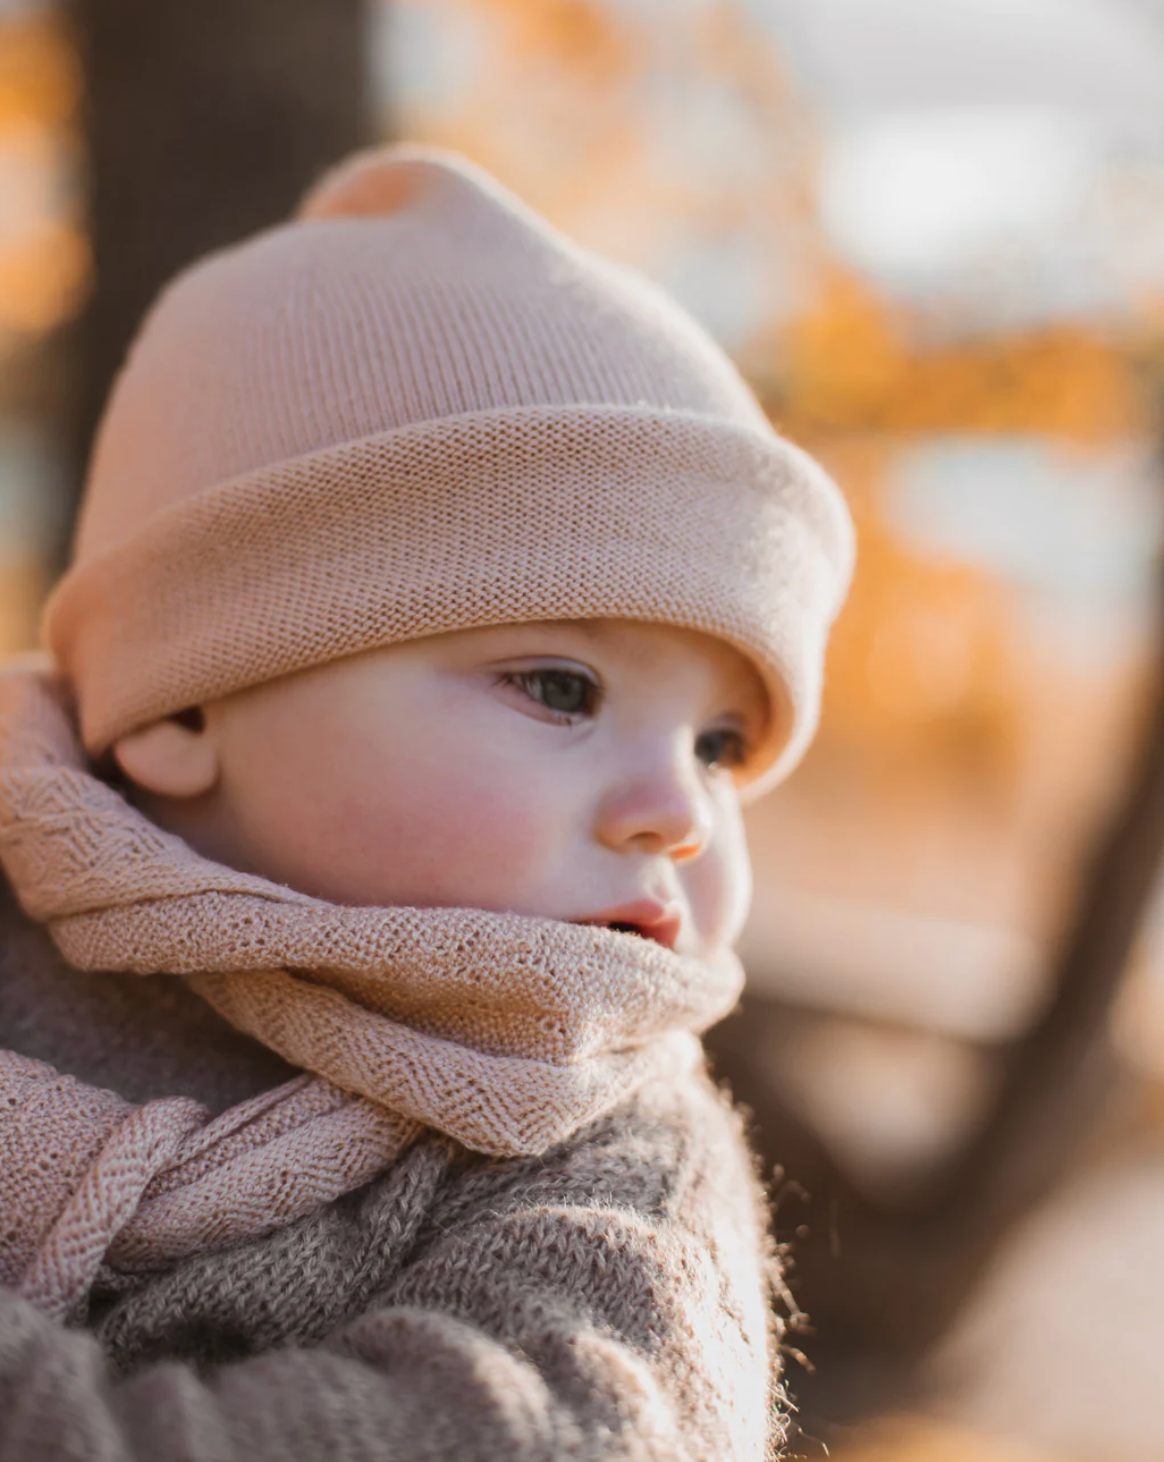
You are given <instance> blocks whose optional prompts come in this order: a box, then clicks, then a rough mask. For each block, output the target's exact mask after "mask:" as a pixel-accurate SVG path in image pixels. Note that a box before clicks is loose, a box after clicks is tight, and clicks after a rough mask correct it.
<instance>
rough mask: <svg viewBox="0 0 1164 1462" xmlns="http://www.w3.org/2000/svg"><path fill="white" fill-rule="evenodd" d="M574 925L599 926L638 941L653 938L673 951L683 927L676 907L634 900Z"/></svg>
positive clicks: (668, 904)
mask: <svg viewBox="0 0 1164 1462" xmlns="http://www.w3.org/2000/svg"><path fill="white" fill-rule="evenodd" d="M574 922H575V923H577V924H600V925H603V926H605V927H606V928H607V929H617V930H620V931H621V932H623V933H626V934H637V935H638V936H639V937H640V938H641V939H653V940H654V941H655V943H656V944H661V945H663V947H664V948H665V949H674V948H675V945H676V942H677V941H678V939H679V931H680V929H681V928H682V927H683V911H682V909H681V908H680V907H679V905H678V904H675V903H663V901H662V900H661V899H654V898H642V899H634V900H632V901H631V902H630V903H626V904H619V905H618V907H617V908H614V909H606V910H604V911H603V912H602V913H600V914H591V915H588V916H587V917H586V918H585V919H576V920H575V921H574Z"/></svg>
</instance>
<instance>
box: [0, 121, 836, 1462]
mask: <svg viewBox="0 0 1164 1462" xmlns="http://www.w3.org/2000/svg"><path fill="white" fill-rule="evenodd" d="M851 554H852V542H851V529H850V525H849V521H848V517H847V515H846V513H845V509H844V507H843V504H842V502H841V500H840V498H839V495H838V494H837V492H836V489H835V488H834V487H833V485H832V484H831V483H830V481H829V480H828V478H827V477H826V476H825V475H824V474H823V473H822V472H821V471H820V469H819V468H817V467H816V466H815V465H814V464H813V463H812V462H811V461H810V460H809V459H808V458H807V457H805V456H804V455H803V454H802V453H800V452H798V451H797V450H796V449H795V448H793V447H791V446H789V445H788V444H787V443H786V442H784V441H783V440H782V439H781V438H779V437H778V436H777V435H776V434H775V433H774V432H773V431H772V430H771V428H770V427H769V425H768V423H767V421H766V420H765V418H764V416H763V415H762V413H761V411H760V409H759V407H758V405H757V404H756V402H755V401H754V399H753V398H752V397H751V395H750V393H749V392H748V391H747V388H746V387H745V386H744V384H743V383H742V381H741V380H740V378H739V376H738V375H737V373H736V372H735V370H734V368H733V367H732V366H731V365H730V364H729V362H728V361H727V360H726V358H725V357H724V356H723V354H722V353H721V352H720V351H719V350H718V348H717V347H716V346H715V345H714V344H713V343H712V342H711V341H710V340H709V339H708V338H707V337H706V336H705V335H704V334H703V333H702V332H701V331H700V330H699V329H698V327H697V326H696V325H694V324H693V322H692V321H690V320H689V319H688V318H687V317H686V316H685V315H683V314H682V313H681V312H680V311H679V310H678V309H677V308H676V307H675V306H674V305H673V304H672V303H670V302H669V301H668V300H667V299H666V298H665V297H664V296H662V295H661V294H659V293H658V292H657V291H656V290H654V289H653V288H651V287H650V286H649V285H648V284H646V283H645V282H644V281H643V280H642V279H640V278H639V277H638V276H636V275H634V274H632V273H631V272H630V271H628V270H625V269H622V268H619V267H616V266H615V265H613V264H610V263H608V262H605V261H602V260H599V259H597V258H595V257H594V256H592V255H590V254H588V253H587V252H586V251H584V250H582V249H580V248H579V247H577V246H576V245H574V244H572V243H570V242H569V241H568V240H566V239H565V238H563V237H562V236H561V235H560V234H558V233H557V232H556V231H555V230H553V229H552V228H551V227H550V226H549V225H548V224H547V223H545V222H544V221H543V220H541V219H540V218H538V217H537V216H536V215H535V214H533V213H531V212H530V211H529V210H527V209H526V208H525V207H523V205H522V204H521V203H519V202H518V201H517V200H516V199H515V198H514V197H512V196H511V195H510V194H509V193H507V192H506V191H505V190H504V189H502V188H501V187H500V186H499V185H498V184H497V183H496V182H495V181H494V180H493V179H491V178H490V177H488V176H487V175H486V174H484V173H482V172H481V171H480V170H478V169H477V168H475V167H473V166H471V165H470V164H468V163H467V162H465V161H464V160H463V159H460V158H457V157H455V156H452V155H448V154H444V153H439V152H434V151H426V150H422V149H417V148H393V149H385V150H382V151H379V152H374V153H370V154H365V155H361V156H358V157H356V158H354V159H351V160H350V161H349V162H348V163H346V164H344V165H343V166H341V167H340V168H339V169H337V170H336V171H335V172H334V173H333V174H331V175H330V176H328V177H327V178H325V179H324V180H323V181H322V182H321V184H320V185H319V186H318V187H317V188H316V189H315V190H314V191H313V192H312V193H311V194H310V195H309V196H308V198H307V199H306V201H305V202H304V204H303V206H302V207H301V209H300V211H299V214H298V215H297V217H296V219H295V220H293V221H292V222H290V223H289V224H287V225H285V226H283V227H279V228H275V229H272V230H269V231H267V232H265V233H263V234H260V235H258V236H257V237H256V238H254V239H251V240H249V241H246V242H244V243H243V244H241V245H239V246H237V247H235V248H231V249H227V250H224V251H222V252H221V253H218V254H216V255H213V256H211V257H210V258H208V259H206V260H204V261H202V262H201V263H199V264H197V265H195V266H194V267H193V268H191V269H190V270H188V271H186V272H185V273H184V274H183V275H182V276H180V277H179V278H178V279H177V280H176V281H175V282H174V283H173V284H172V285H171V286H170V288H169V289H168V290H167V291H166V292H165V293H164V294H163V296H162V297H161V299H160V301H159V302H158V303H157V305H156V306H155V308H154V310H153V311H152V312H151V314H150V316H149V317H148V319H147V321H146V323H145V325H144V326H143V328H142V331H141V333H140V335H139V337H138V340H137V342H136V344H135V346H134V348H133V350H132V352H131V354H130V357H129V360H128V362H127V364H126V366H125V368H124V370H123V372H122V374H121V376H120V378H119V380H118V382H117V384H116V386H115V389H114V391H113V394H112V397H111V400H110V404H109V406H108V408H107V411H106V415H105V419H104V421H103V423H102V428H101V431H100V433H99V437H98V442H97V446H96V450H95V454H94V460H93V464H92V468H91V472H90V476H89V481H88V484H87V487H86V493H85V498H84V502H83V506H82V512H81V518H80V523H79V527H78V533H77V539H76V544H75V552H74V562H73V565H72V567H71V568H70V570H69V572H68V573H67V574H66V575H65V577H64V579H63V580H62V582H61V583H60V585H59V586H58V587H57V589H56V591H55V593H54V595H53V597H52V599H51V601H50V603H49V605H48V608H47V612H46V618H45V639H46V645H47V648H48V651H49V654H47V655H45V656H44V657H43V658H41V657H30V658H28V659H25V660H23V661H20V662H14V663H12V664H11V665H9V666H7V667H5V668H3V670H0V861H2V863H3V867H4V873H5V879H4V880H0V899H2V902H0V1046H3V1047H4V1048H6V1049H5V1050H4V1051H3V1052H2V1053H0V1145H2V1147H3V1151H4V1164H3V1168H2V1169H0V1397H2V1398H3V1403H4V1404H3V1406H2V1408H0V1452H2V1453H3V1455H4V1456H5V1457H8V1458H12V1459H25V1458H27V1459H29V1462H32V1459H36V1462H52V1459H64V1458H96V1457H101V1458H103V1459H109V1462H118V1459H130V1458H134V1459H138V1458H151V1459H152V1458H184V1459H190V1462H203V1459H205V1462H209V1459H211V1458H213V1459H216V1462H225V1459H233V1458H239V1459H242V1458H246V1459H249V1462H267V1459H270V1462H275V1459H278V1462H298V1459H302V1462H313V1459H328V1462H349V1459H351V1462H355V1459H361V1462H374V1459H384V1462H389V1459H392V1462H422V1459H437V1458H449V1457H454V1456H455V1457H457V1458H458V1459H463V1462H470V1459H500V1458H505V1459H511V1458H512V1459H522V1462H524V1459H530V1462H532V1459H535V1458H537V1459H570V1458H573V1459H582V1458H595V1459H597V1458H624V1459H640V1458H641V1459H646V1458H650V1459H669V1462H670V1459H674V1462H678V1459H691V1462H695V1459H713V1458H724V1459H757V1462H758V1459H761V1458H764V1457H766V1456H768V1455H770V1451H771V1448H772V1447H773V1445H775V1444H776V1442H777V1441H778V1439H779V1436H780V1430H781V1420H782V1415H781V1410H780V1405H779V1403H780V1387H779V1377H778V1359H777V1355H776V1353H775V1339H776V1335H775V1327H774V1325H773V1321H772V1311H771V1305H770V1299H771V1294H770V1286H771V1283H772V1280H773V1268H772V1261H771V1246H770V1243H769V1240H768V1238H767V1236H766V1235H767V1230H766V1225H765V1221H764V1217H763V1212H764V1209H763V1201H762V1193H761V1190H760V1188H759V1186H758V1184H757V1183H756V1181H755V1179H754V1176H753V1173H752V1167H751V1161H750V1158H749V1156H748V1153H747V1150H746V1147H745V1146H744V1143H743V1140H742V1138H741V1136H740V1131H739V1124H738V1121H737V1119H736V1117H735V1115H734V1114H733V1112H732V1110H731V1108H730V1105H729V1104H728V1103H727V1101H726V1100H725V1099H724V1098H723V1097H722V1096H721V1095H720V1094H719V1093H718V1092H717V1091H716V1090H715V1088H714V1087H713V1085H712V1084H711V1082H710V1081H709V1079H708V1077H707V1075H706V1073H705V1070H704V1063H703V1058H702V1054H701V1048H700V1044H699V1039H698V1037H699V1034H700V1033H701V1032H702V1030H704V1029H705V1028H706V1027H707V1026H708V1025H709V1024H711V1023H712V1022H714V1021H715V1020H717V1019H718V1018H719V1017H720V1016H722V1015H723V1014H725V1013H726V1012H727V1010H729V1009H730V1008H731V1006H732V1005H733V1003H734V1002H735V1000H736V998H737V996H738V993H739V987H740V980H741V972H740V969H739V965H738V962H737V960H736V958H735V956H734V954H733V953H732V945H733V942H734V941H735V939H736V937H737V935H738V934H739V932H740V929H741V926H742V923H743V920H744V918H745V915H746V912H747V906H748V901H749V897H750V872H749V863H748V854H747V847H746V843H745V839H744V833H743V828H742V823H741V818H740V808H741V803H742V802H744V801H745V800H746V799H748V798H751V797H754V796H756V795H757V794H758V793H760V792H761V791H763V790H765V789H766V788H768V787H770V786H772V785H773V784H774V783H775V782H777V781H778V780H779V779H780V778H781V777H783V776H784V775H785V774H786V773H787V772H788V771H789V770H790V768H791V767H792V766H793V765H794V764H795V762H796V761H797V759H798V758H799V756H800V755H801V754H802V752H803V750H804V748H805V746H806V745H807V743H808V741H809V739H810V738H811V735H812V731H813V728H814V724H815V717H816V712H817V704H818V699H819V681H820V670H821V661H822V656H823V648H824V641H825V637H826V635H827V632H828V628H829V625H830V623H831V621H832V619H833V617H834V615H835V613H836V611H837V608H838V606H839V604H840V602H841V599H842V597H843V594H844V590H845V587H846V584H847V580H848V575H849V570H850V562H851ZM5 884H7V887H5Z"/></svg>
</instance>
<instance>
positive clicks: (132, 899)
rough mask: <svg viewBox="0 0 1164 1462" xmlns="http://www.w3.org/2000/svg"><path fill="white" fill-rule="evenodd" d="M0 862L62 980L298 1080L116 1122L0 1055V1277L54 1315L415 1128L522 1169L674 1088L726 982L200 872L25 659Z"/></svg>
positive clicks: (568, 936) (544, 930) (392, 1146)
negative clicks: (522, 1157)
mask: <svg viewBox="0 0 1164 1462" xmlns="http://www.w3.org/2000/svg"><path fill="white" fill-rule="evenodd" d="M0 861H2V862H3V865H4V868H5V870H6V872H7V874H8V876H9V878H10V879H11V881H12V884H13V887H14V888H15V890H16V893H17V895H18V897H19V898H20V900H21V903H22V905H23V907H24V908H25V909H26V911H28V912H29V913H30V914H32V915H34V916H35V917H36V918H38V919H40V920H42V921H43V922H44V923H45V924H46V926H47V927H48V929H49V930H50V932H51V933H52V935H53V938H54V939H55V940H56V942H57V945H58V946H59V948H60V949H61V951H62V952H63V953H64V955H65V957H66V958H67V959H68V961H69V963H70V964H72V965H73V966H74V967H76V968H78V969H87V970H94V971H100V970H126V971H133V972H135V973H138V974H143V975H150V974H159V973H165V974H172V975H181V976H183V977H185V978H186V979H187V980H188V981H189V983H190V984H191V985H192V986H193V988H194V989H195V990H197V991H198V993H199V994H201V995H202V996H203V997H204V998H205V999H206V1000H208V1001H209V1002H210V1004H211V1005H213V1006H214V1008H215V1009H216V1010H218V1011H219V1012H220V1013H221V1014H222V1015H224V1016H225V1017H226V1018H227V1019H228V1020H229V1021H230V1022H231V1023H232V1024H233V1025H235V1026H237V1027H238V1028H240V1029H241V1030H243V1031H245V1032H247V1034H249V1035H251V1036H254V1037H255V1038H257V1039H258V1040H260V1041H262V1042H263V1043H264V1044H265V1045H267V1046H270V1047H271V1048H272V1049H273V1050H275V1051H276V1052H278V1053H279V1055H281V1056H283V1057H284V1058H285V1059H287V1060H288V1061H290V1062H292V1063H293V1064H294V1065H296V1066H300V1067H304V1068H306V1069H307V1070H308V1071H310V1072H312V1073H314V1079H313V1080H310V1081H306V1082H305V1081H304V1080H303V1079H298V1078H297V1079H294V1080H292V1081H290V1082H288V1083H287V1084H286V1085H285V1086H284V1087H281V1088H279V1089H277V1090H276V1091H274V1092H271V1093H269V1094H267V1095H266V1096H265V1097H264V1098H263V1100H262V1101H252V1102H250V1103H247V1104H244V1106H243V1107H242V1108H241V1109H232V1110H231V1111H229V1112H227V1113H224V1114H222V1115H220V1116H219V1117H218V1118H216V1119H215V1120H214V1121H213V1122H209V1121H208V1118H209V1113H207V1112H206V1111H205V1110H204V1109H202V1108H200V1107H199V1106H198V1105H197V1104H196V1103H194V1102H191V1101H189V1100H187V1099H185V1098H183V1097H174V1098H167V1099H163V1100H159V1101H156V1102H152V1103H150V1104H148V1105H147V1106H146V1107H143V1108H140V1109H136V1108H133V1107H130V1106H126V1105H125V1104H121V1103H117V1102H110V1101H109V1100H108V1097H107V1094H105V1093H93V1092H91V1091H89V1090H87V1089H86V1088H85V1087H84V1086H83V1085H81V1084H79V1083H77V1082H75V1081H72V1080H69V1079H62V1078H61V1077H60V1076H59V1075H58V1073H57V1072H55V1071H53V1070H52V1069H51V1068H49V1067H44V1068H43V1069H38V1068H37V1067H36V1064H35V1063H31V1062H29V1061H27V1060H25V1059H24V1058H23V1057H20V1056H15V1055H13V1054H12V1053H8V1052H4V1051H2V1050H0V1111H2V1113H3V1116H2V1130H3V1133H4V1138H5V1142H4V1147H5V1161H4V1163H3V1166H2V1167H0V1214H2V1215H3V1223H2V1224H0V1235H2V1237H0V1280H3V1281H5V1282H7V1283H10V1284H11V1283H19V1285H20V1288H21V1290H22V1292H23V1293H25V1294H26V1295H27V1296H29V1297H30V1298H34V1299H36V1300H37V1301H38V1302H39V1303H40V1304H41V1305H42V1307H43V1308H44V1309H46V1310H47V1311H48V1312H49V1313H52V1314H56V1315H66V1314H69V1313H71V1312H72V1311H73V1310H74V1309H75V1307H76V1306H77V1305H78V1304H79V1303H80V1302H82V1301H83V1299H84V1297H85V1295H86V1294H87V1292H88V1287H89V1285H90V1283H91V1282H92V1279H93V1276H94V1274H95V1273H96V1270H97V1266H98V1265H99V1264H100V1263H101V1261H102V1259H103V1258H104V1257H105V1256H106V1254H107V1253H108V1254H109V1256H110V1257H111V1258H112V1259H114V1260H115V1262H117V1263H118V1264H119V1265H121V1266H122V1267H123V1268H127V1269H148V1268H154V1267H157V1266H158V1265H159V1264H163V1263H166V1262H169V1261H172V1260H173V1259H175V1258H177V1257H179V1256H182V1255H185V1254H190V1253H199V1252H208V1251H212V1250H217V1249H221V1248H224V1247H227V1246H228V1245H230V1244H233V1243H236V1242H237V1241H238V1240H239V1239H241V1238H246V1237H249V1236H251V1235H253V1234H255V1233H260V1232H265V1231H268V1230H270V1229H273V1228H277V1227H279V1226H281V1225H283V1224H286V1223H289V1222H291V1221H292V1220H294V1219H296V1218H299V1217H301V1216H302V1215H303V1214H305V1213H309V1212H312V1211H314V1210H315V1209H317V1208H318V1207H319V1206H320V1205H321V1204H322V1203H324V1202H328V1201H330V1200H331V1199H333V1198H335V1197H337V1196H338V1195H339V1194H341V1193H344V1192H347V1191H349V1190H350V1189H353V1188H356V1187H358V1186H360V1185H361V1184H363V1183H365V1182H367V1181H368V1180H369V1179H370V1178H372V1177H374V1176H376V1175H377V1174H378V1173H380V1172H383V1171H384V1169H385V1168H387V1167H388V1166H389V1165H390V1164H391V1162H392V1161H393V1160H394V1159H395V1158H396V1157H397V1156H398V1155H399V1153H400V1152H401V1151H402V1150H403V1149H404V1147H405V1146H407V1144H408V1143H409V1142H411V1141H412V1140H414V1139H415V1137H416V1136H417V1135H418V1133H419V1132H420V1130H421V1128H422V1127H424V1126H427V1127H433V1128H436V1129H438V1130H439V1131H441V1132H444V1133H447V1134H449V1135H450V1136H453V1137H456V1138H457V1139H458V1140H459V1141H461V1142H462V1143H464V1144H465V1145H466V1146H469V1147H472V1148H475V1149H477V1150H479V1151H482V1152H488V1153H494V1154H500V1155H507V1156H513V1155H519V1154H529V1153H538V1152H543V1151H545V1150H546V1149H547V1148H548V1147H550V1146H551V1145H552V1144H554V1143H555V1142H560V1141H562V1140H563V1139H564V1138H565V1137H567V1136H569V1134H570V1133H571V1132H573V1131H575V1130H576V1129H577V1128H579V1127H580V1126H582V1125H583V1124H585V1123H586V1122H589V1121H592V1120H593V1119H594V1118H595V1117H596V1116H598V1115H600V1114H601V1113H602V1112H604V1111H607V1110H609V1109H610V1108H611V1107H612V1106H614V1105H616V1104H617V1103H618V1102H620V1101H622V1100H624V1099H625V1098H626V1096H628V1095H629V1094H630V1093H632V1092H633V1091H635V1090H636V1089H637V1088H638V1087H639V1086H641V1085H642V1084H643V1083H644V1082H646V1081H648V1080H651V1079H655V1078H659V1077H661V1076H671V1077H674V1076H677V1075H680V1074H682V1073H683V1072H685V1071H686V1072H689V1071H691V1070H692V1069H693V1068H694V1067H695V1066H696V1065H697V1063H698V1060H699V1045H698V1041H697V1040H696V1038H695V1035H694V1034H693V1033H694V1032H697V1031H701V1030H703V1029H705V1028H706V1027H707V1026H708V1025H710V1024H711V1023H712V1022H713V1021H714V1020H716V1019H718V1018H719V1017H720V1016H721V1015H723V1014H725V1013H726V1011H727V1010H729V1009H730V1008H731V1006H732V1005H733V1004H734V1003H735V1001H736V999H737V997H738V994H739V989H740V985H741V983H742V972H741V971H740V968H739V963H738V961H737V960H736V958H735V956H734V955H732V954H730V953H728V952H725V953H724V954H723V956H722V957H720V958H718V959H717V960H715V961H713V962H712V961H708V962H703V961H696V960H691V959H685V958H682V957H680V956H678V955H675V954H674V953H672V952H671V951H670V950H668V949H664V948H663V947H662V946H660V945H658V944H655V943H653V942H651V941H649V940H644V939H640V938H638V937H637V936H635V935H630V934H619V933H616V932H613V931H611V930H607V929H602V928H597V927H588V926H578V925H570V924H563V923H560V922H558V921H554V920H549V919H532V918H525V917H521V916H517V915H510V914H488V913H484V912H481V911H479V910H471V909H410V908H365V907H343V906H338V905H331V904H328V903H325V902H323V901H322V900H319V899H312V898H308V897H306V896H304V895H302V894H297V893H295V892H293V891H292V890H290V889H288V888H286V887H284V886H282V885H278V884H273V883H270V882H268V881H267V880H265V879H261V878H255V877H252V876H250V875H244V874H240V873H236V872H235V871H234V870H232V869H229V868H226V867H224V866H222V865H221V864H217V863H213V862H211V861H209V860H207V859H204V858H201V857H199V856H198V855H197V854H195V853H194V852H193V851H192V850H191V849H190V848H189V846H188V845H187V844H185V843H183V842H182V841H181V840H180V839H178V838H175V837H172V836H170V835H168V834H166V833H163V832H161V831H160V830H159V829H158V828H157V827H155V826H154V825H153V824H152V823H151V822H149V821H148V819H146V818H145V817H144V816H143V815H142V814H141V813H139V812H138V811H137V810H136V809H135V808H133V807H131V806H130V805H129V804H128V803H127V802H126V801H124V799H122V798H121V797H120V796H119V795H118V794H117V793H116V792H115V791H114V790H113V789H112V788H110V787H109V786H108V785H106V784H105V783H104V782H101V781H99V780H98V779H97V778H96V777H94V776H93V775H92V774H90V773H89V772H88V771H87V770H86V765H85V756H84V752H83V750H82V748H81V746H80V744H79V742H78V740H77V737H76V732H75V728H74V727H73V725H72V724H71V722H70V719H69V715H68V711H67V707H66V705H65V703H64V701H63V698H62V695H61V687H60V686H59V684H58V683H57V682H56V681H55V680H54V678H53V677H52V675H51V674H50V673H48V672H47V671H41V672H38V671H36V670H35V669H32V668H29V667H28V665H27V664H23V665H21V666H20V667H18V668H11V669H9V670H8V671H6V672H0ZM50 1143H51V1144H55V1157H54V1158H53V1161H52V1164H51V1165H50V1169H49V1170H48V1171H46V1169H45V1165H44V1154H45V1151H46V1144H50Z"/></svg>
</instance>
